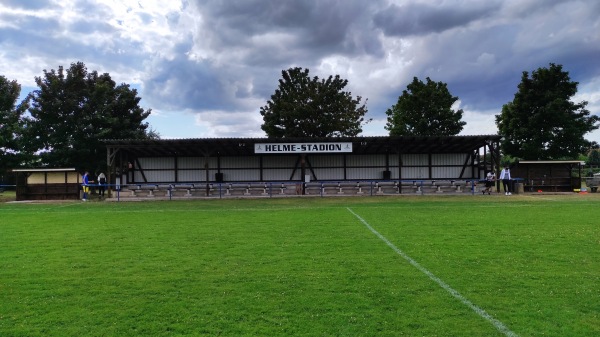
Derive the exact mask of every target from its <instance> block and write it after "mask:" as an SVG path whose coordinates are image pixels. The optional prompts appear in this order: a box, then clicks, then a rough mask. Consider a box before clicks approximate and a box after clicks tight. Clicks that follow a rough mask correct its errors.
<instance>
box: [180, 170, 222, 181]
mask: <svg viewBox="0 0 600 337" xmlns="http://www.w3.org/2000/svg"><path fill="white" fill-rule="evenodd" d="M177 178H178V180H179V182H195V181H206V171H205V170H179V171H178V172H177ZM211 179H213V178H212V177H211Z"/></svg>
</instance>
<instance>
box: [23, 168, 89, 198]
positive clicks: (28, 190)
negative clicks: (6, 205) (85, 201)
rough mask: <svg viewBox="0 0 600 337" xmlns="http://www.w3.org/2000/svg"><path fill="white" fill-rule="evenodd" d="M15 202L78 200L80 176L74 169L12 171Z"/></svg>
mask: <svg viewBox="0 0 600 337" xmlns="http://www.w3.org/2000/svg"><path fill="white" fill-rule="evenodd" d="M13 172H15V173H16V176H17V178H16V180H17V184H16V185H17V187H16V189H17V190H16V199H17V200H78V199H79V190H80V184H81V175H80V174H79V173H78V172H77V171H76V170H75V169H74V168H55V169H51V168H40V169H14V170H13Z"/></svg>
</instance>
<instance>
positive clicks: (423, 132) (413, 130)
mask: <svg viewBox="0 0 600 337" xmlns="http://www.w3.org/2000/svg"><path fill="white" fill-rule="evenodd" d="M426 80H427V83H423V82H422V81H420V80H419V79H417V78H416V77H414V78H413V81H412V83H410V84H409V85H408V86H407V89H406V90H403V91H402V95H401V96H400V97H398V102H397V103H396V104H395V105H393V106H392V107H391V108H390V109H388V110H387V111H386V114H387V115H388V119H387V124H386V126H385V129H386V130H388V131H389V132H390V136H438V135H441V136H453V135H457V134H458V133H460V132H461V131H462V129H463V126H464V125H465V124H466V123H465V122H463V121H462V116H463V111H462V109H460V110H456V111H454V110H452V105H453V104H454V103H455V102H456V101H457V100H458V97H454V96H452V95H451V94H450V92H449V91H448V87H447V85H446V84H445V83H443V82H434V81H432V80H431V79H430V78H429V77H427V78H426Z"/></svg>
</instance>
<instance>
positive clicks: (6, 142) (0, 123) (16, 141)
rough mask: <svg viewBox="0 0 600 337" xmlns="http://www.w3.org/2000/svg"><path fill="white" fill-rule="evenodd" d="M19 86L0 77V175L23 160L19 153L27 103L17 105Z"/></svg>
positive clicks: (21, 154)
mask: <svg viewBox="0 0 600 337" xmlns="http://www.w3.org/2000/svg"><path fill="white" fill-rule="evenodd" d="M20 94H21V86H20V85H19V84H18V83H17V81H9V80H7V79H6V77H4V76H0V158H2V160H0V174H2V173H3V172H6V171H7V170H8V169H10V168H15V167H18V166H19V164H20V162H21V161H22V159H23V153H22V152H21V151H20V150H21V149H20V141H21V133H22V128H23V125H22V118H23V113H24V112H25V110H27V102H22V103H21V104H19V105H17V100H18V99H19V95H20Z"/></svg>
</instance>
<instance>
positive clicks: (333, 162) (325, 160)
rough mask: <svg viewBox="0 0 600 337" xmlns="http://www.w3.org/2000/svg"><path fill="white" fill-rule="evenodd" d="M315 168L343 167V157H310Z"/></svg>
mask: <svg viewBox="0 0 600 337" xmlns="http://www.w3.org/2000/svg"><path fill="white" fill-rule="evenodd" d="M308 160H309V161H310V164H311V165H312V166H313V167H343V166H344V157H343V155H336V156H310V157H308Z"/></svg>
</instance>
